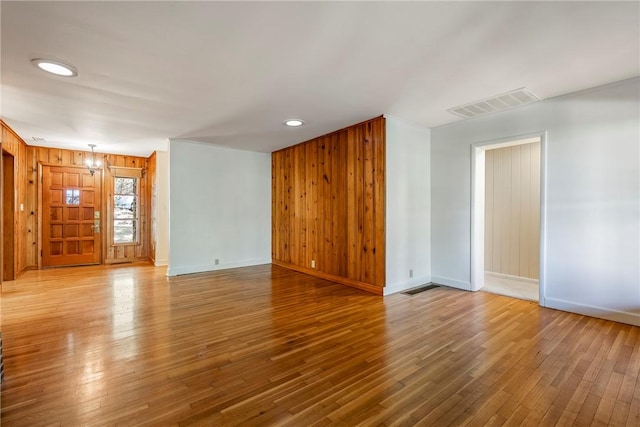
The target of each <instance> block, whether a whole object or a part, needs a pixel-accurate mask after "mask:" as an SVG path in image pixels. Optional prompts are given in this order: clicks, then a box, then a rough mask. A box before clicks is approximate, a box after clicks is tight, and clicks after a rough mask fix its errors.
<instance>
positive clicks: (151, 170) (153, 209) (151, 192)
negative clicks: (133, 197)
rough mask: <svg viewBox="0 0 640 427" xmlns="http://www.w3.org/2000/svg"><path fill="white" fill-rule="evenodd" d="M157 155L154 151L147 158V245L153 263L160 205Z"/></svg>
mask: <svg viewBox="0 0 640 427" xmlns="http://www.w3.org/2000/svg"><path fill="white" fill-rule="evenodd" d="M156 158H157V155H156V152H155V151H154V152H153V154H152V155H151V156H149V158H148V159H147V168H148V169H147V200H148V201H149V209H148V211H149V233H147V234H148V236H149V238H148V241H147V247H148V248H149V260H150V261H151V262H152V263H155V261H156V241H157V239H158V237H157V236H156V227H157V223H158V206H157V203H158V202H157V183H156V179H157V172H156V170H157V166H156V165H157V160H156Z"/></svg>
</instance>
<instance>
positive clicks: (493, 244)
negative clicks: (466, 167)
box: [472, 134, 544, 301]
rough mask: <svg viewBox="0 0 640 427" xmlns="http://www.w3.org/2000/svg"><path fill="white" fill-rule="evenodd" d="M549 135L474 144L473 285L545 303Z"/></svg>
mask: <svg viewBox="0 0 640 427" xmlns="http://www.w3.org/2000/svg"><path fill="white" fill-rule="evenodd" d="M543 144H544V135H543V134H537V135H533V136H526V137H517V138H513V139H507V140H499V141H489V142H486V143H480V144H475V145H474V146H473V148H472V149H473V166H474V168H473V169H474V170H473V218H472V235H473V238H472V289H473V290H484V291H488V292H492V293H497V294H502V295H507V296H511V297H515V298H520V299H526V300H532V301H539V300H540V301H543V288H542V287H541V286H540V282H541V281H540V278H541V274H540V273H541V271H540V270H541V265H542V264H541V262H540V259H541V256H540V255H541V253H542V252H541V244H540V243H541V236H542V233H541V223H542V222H541V212H542V210H541V200H542V197H541V195H542V194H543V191H542V190H543V185H541V182H543V180H541V177H543V174H542V170H543V163H544V162H543V157H542V155H541V153H542V152H543V149H542V147H543Z"/></svg>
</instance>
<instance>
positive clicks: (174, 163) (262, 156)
mask: <svg viewBox="0 0 640 427" xmlns="http://www.w3.org/2000/svg"><path fill="white" fill-rule="evenodd" d="M169 156H170V162H169V168H170V179H169V180H170V195H171V201H170V218H171V220H170V239H171V245H170V249H169V269H168V272H167V274H168V275H169V276H173V275H177V274H187V273H195V272H199V271H209V270H218V269H224V268H234V267H244V266H249V265H258V264H267V263H270V262H271V154H267V153H256V152H250V151H241V150H234V149H229V148H221V147H215V146H211V145H207V144H200V143H193V142H189V141H181V140H171V141H170V144H169ZM216 258H217V259H219V260H220V263H219V264H218V265H215V264H214V260H215V259H216Z"/></svg>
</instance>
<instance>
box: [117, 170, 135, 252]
mask: <svg viewBox="0 0 640 427" xmlns="http://www.w3.org/2000/svg"><path fill="white" fill-rule="evenodd" d="M113 185H114V187H113V189H114V195H113V243H114V244H118V243H121V244H122V243H136V242H137V239H138V236H137V233H136V227H137V225H138V223H137V220H138V212H137V208H138V178H130V177H120V176H116V177H114V181H113Z"/></svg>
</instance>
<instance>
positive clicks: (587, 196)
mask: <svg viewBox="0 0 640 427" xmlns="http://www.w3.org/2000/svg"><path fill="white" fill-rule="evenodd" d="M538 131H547V140H546V141H547V142H546V144H547V145H546V152H545V155H546V183H547V188H546V231H545V233H546V235H545V236H544V239H545V241H546V260H543V261H542V262H543V263H545V268H544V269H543V270H542V271H543V272H544V274H545V277H544V278H542V277H541V281H542V282H544V284H545V285H544V286H545V290H544V295H545V300H544V301H541V304H542V305H545V306H547V307H552V308H558V309H563V310H568V311H573V312H577V313H583V314H587V315H592V316H596V317H603V318H608V319H612V320H618V321H622V322H626V323H631V324H636V325H640V78H634V79H630V80H625V81H623V82H619V83H616V84H612V85H608V86H603V87H599V88H594V89H590V90H587V91H583V92H578V93H575V94H570V95H566V96H562V97H558V98H553V99H550V100H546V101H542V102H539V103H536V104H532V105H529V106H525V107H522V108H518V109H515V110H512V111H508V112H504V113H500V114H495V115H491V116H487V117H480V118H476V119H473V120H466V121H461V122H457V123H453V124H451V125H447V126H442V127H438V128H434V129H432V133H431V182H432V187H431V191H432V194H431V196H432V199H431V204H432V206H433V209H432V211H431V247H432V257H431V262H432V280H433V281H434V282H439V283H443V284H447V285H451V286H456V287H459V288H462V289H469V288H470V221H471V218H470V216H471V206H470V200H471V197H470V192H471V188H470V182H471V180H470V172H471V149H470V146H471V144H473V143H477V142H481V141H488V140H497V139H501V138H506V137H514V136H518V135H524V134H532V133H535V132H538ZM544 161H545V159H543V162H544Z"/></svg>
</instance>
